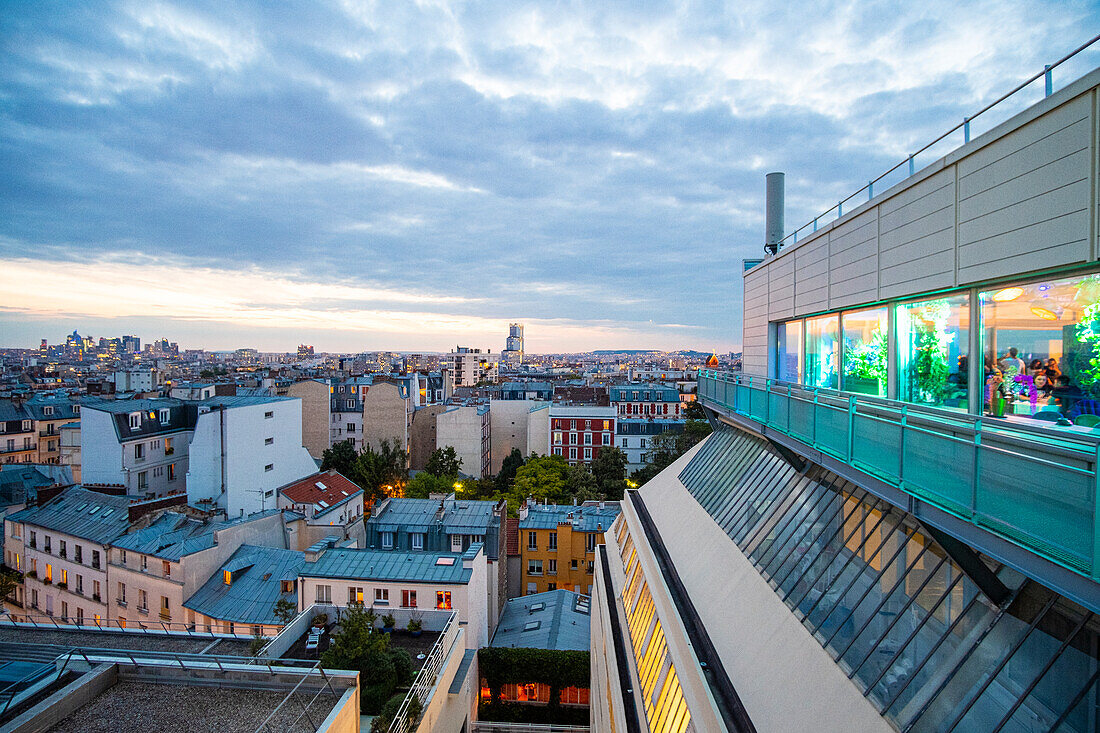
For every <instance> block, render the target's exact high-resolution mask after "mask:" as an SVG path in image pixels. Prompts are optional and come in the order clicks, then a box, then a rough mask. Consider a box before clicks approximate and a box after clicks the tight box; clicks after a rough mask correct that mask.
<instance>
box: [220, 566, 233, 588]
mask: <svg viewBox="0 0 1100 733" xmlns="http://www.w3.org/2000/svg"><path fill="white" fill-rule="evenodd" d="M222 582H223V583H225V584H226V585H232V584H233V573H231V572H229V571H228V570H223V571H222Z"/></svg>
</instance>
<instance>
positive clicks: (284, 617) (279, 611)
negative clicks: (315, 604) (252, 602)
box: [272, 598, 298, 626]
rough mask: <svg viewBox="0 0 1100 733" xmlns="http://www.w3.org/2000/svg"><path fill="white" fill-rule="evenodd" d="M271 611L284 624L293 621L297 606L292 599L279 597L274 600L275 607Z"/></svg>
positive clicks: (296, 613)
mask: <svg viewBox="0 0 1100 733" xmlns="http://www.w3.org/2000/svg"><path fill="white" fill-rule="evenodd" d="M272 612H273V613H274V614H275V618H277V619H279V620H280V621H281V622H282V623H283V625H284V626H285V625H286V624H289V623H290V622H291V621H293V620H294V617H295V616H297V615H298V607H297V606H296V605H294V603H293V602H292V601H289V600H287V599H286V598H280V599H279V600H277V601H275V607H274V609H273V610H272Z"/></svg>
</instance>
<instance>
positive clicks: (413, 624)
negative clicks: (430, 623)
mask: <svg viewBox="0 0 1100 733" xmlns="http://www.w3.org/2000/svg"><path fill="white" fill-rule="evenodd" d="M406 628H407V629H408V630H409V632H410V633H416V632H418V631H423V630H424V622H423V621H421V620H420V619H418V618H410V619H409V624H408V626H407V627H406Z"/></svg>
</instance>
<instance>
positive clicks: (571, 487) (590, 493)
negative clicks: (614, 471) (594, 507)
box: [565, 464, 599, 501]
mask: <svg viewBox="0 0 1100 733" xmlns="http://www.w3.org/2000/svg"><path fill="white" fill-rule="evenodd" d="M565 494H566V496H567V498H568V499H576V500H577V501H585V500H586V499H598V498H599V487H598V486H597V484H596V477H595V476H593V475H592V472H591V471H589V470H588V467H587V466H585V465H583V464H582V465H580V466H566V467H565Z"/></svg>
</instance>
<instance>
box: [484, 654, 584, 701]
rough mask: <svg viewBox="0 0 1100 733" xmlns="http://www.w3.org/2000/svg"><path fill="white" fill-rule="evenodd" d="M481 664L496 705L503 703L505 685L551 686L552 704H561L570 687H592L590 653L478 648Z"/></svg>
mask: <svg viewBox="0 0 1100 733" xmlns="http://www.w3.org/2000/svg"><path fill="white" fill-rule="evenodd" d="M477 663H478V669H479V670H480V671H481V676H482V677H484V678H485V682H486V683H487V684H488V685H489V692H490V694H491V696H492V698H491V699H492V703H493V704H494V705H499V704H500V693H501V687H502V686H503V685H507V684H517V685H524V684H527V683H531V682H541V683H543V684H545V685H549V687H550V707H557V706H558V705H560V704H561V691H562V690H563V689H565V688H566V687H584V688H587V687H589V671H590V666H589V665H590V662H589V656H588V652H581V651H558V650H554V649H514V648H511V647H485V648H483V649H479V650H478V653H477Z"/></svg>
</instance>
